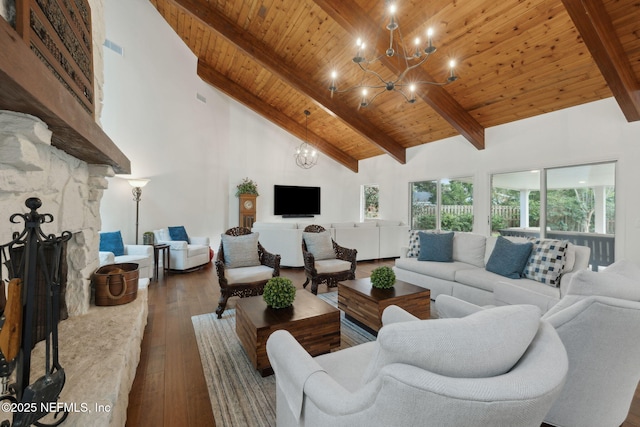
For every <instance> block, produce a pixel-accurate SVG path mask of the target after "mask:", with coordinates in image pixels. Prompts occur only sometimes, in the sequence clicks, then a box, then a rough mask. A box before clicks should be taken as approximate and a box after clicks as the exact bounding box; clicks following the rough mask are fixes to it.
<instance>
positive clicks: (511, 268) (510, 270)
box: [485, 236, 533, 279]
mask: <svg viewBox="0 0 640 427" xmlns="http://www.w3.org/2000/svg"><path fill="white" fill-rule="evenodd" d="M532 248H533V243H532V242H526V243H514V242H512V241H511V240H509V239H505V238H504V237H502V236H498V240H497V241H496V246H495V247H494V248H493V252H491V256H490V257H489V261H487V265H486V267H485V269H486V270H487V271H491V272H492V273H496V274H499V275H501V276H504V277H508V278H510V279H519V278H521V277H522V275H523V273H522V271H523V270H524V267H525V265H526V264H527V261H528V260H529V255H531V249H532Z"/></svg>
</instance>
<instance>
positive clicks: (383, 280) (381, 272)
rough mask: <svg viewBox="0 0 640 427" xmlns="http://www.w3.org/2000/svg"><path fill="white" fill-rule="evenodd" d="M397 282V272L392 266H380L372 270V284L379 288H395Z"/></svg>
mask: <svg viewBox="0 0 640 427" xmlns="http://www.w3.org/2000/svg"><path fill="white" fill-rule="evenodd" d="M395 283H396V274H395V273H394V272H393V270H392V269H391V267H387V266H383V267H378V268H376V269H375V270H373V271H372V272H371V286H373V287H374V288H378V289H389V288H393V285H395Z"/></svg>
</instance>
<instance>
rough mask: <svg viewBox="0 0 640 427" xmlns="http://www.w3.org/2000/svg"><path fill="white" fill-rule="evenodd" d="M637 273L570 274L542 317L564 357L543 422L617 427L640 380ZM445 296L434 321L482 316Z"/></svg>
mask: <svg viewBox="0 0 640 427" xmlns="http://www.w3.org/2000/svg"><path fill="white" fill-rule="evenodd" d="M639 301H640V268H638V267H637V266H634V265H633V264H631V263H629V262H627V261H619V262H616V263H614V264H612V265H611V266H609V267H608V268H607V269H606V270H604V271H603V272H601V273H596V272H593V271H590V270H581V271H578V272H576V273H575V274H574V276H573V277H572V280H571V282H570V283H569V288H568V291H567V294H566V295H565V296H564V297H563V298H562V299H561V300H560V302H558V303H557V304H556V305H555V306H554V307H552V308H551V309H550V310H549V311H548V312H547V313H545V315H544V316H543V317H542V319H543V320H545V321H547V322H549V323H550V324H551V325H552V326H553V327H554V328H555V329H556V331H557V332H558V335H559V336H560V339H561V340H562V342H563V344H564V346H565V348H566V350H567V354H568V356H569V373H568V375H567V383H566V385H565V387H564V388H563V390H562V392H561V394H560V396H559V397H558V400H557V401H556V403H555V404H554V406H553V407H552V408H551V409H550V411H549V413H548V414H547V415H546V417H545V419H544V422H545V423H547V424H550V425H553V426H558V427H608V426H610V427H617V426H620V425H621V424H622V423H623V422H624V421H625V419H626V418H627V415H628V413H629V408H630V406H631V402H632V400H633V396H634V393H635V391H636V388H637V386H638V381H639V380H640V362H639V360H640V302H639ZM482 309H483V308H482V307H478V306H474V305H473V304H470V303H468V302H465V301H461V300H458V299H456V298H454V297H451V296H448V295H439V296H438V297H437V298H436V310H437V312H438V316H439V317H460V316H465V315H468V314H470V313H475V312H477V311H479V310H482Z"/></svg>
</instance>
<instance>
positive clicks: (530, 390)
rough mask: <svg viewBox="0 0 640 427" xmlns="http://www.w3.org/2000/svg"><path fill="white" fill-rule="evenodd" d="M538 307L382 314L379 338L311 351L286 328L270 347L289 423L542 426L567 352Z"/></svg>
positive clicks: (283, 421)
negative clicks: (430, 315) (427, 316)
mask: <svg viewBox="0 0 640 427" xmlns="http://www.w3.org/2000/svg"><path fill="white" fill-rule="evenodd" d="M539 316H540V310H539V309H538V308H537V307H534V306H509V307H498V308H495V309H493V310H484V311H482V312H480V313H476V314H474V315H472V316H468V317H466V318H464V319H445V320H438V319H436V320H416V318H415V317H413V316H412V315H411V314H409V313H407V312H405V311H404V310H402V309H400V308H399V307H397V306H390V307H388V308H387V309H386V310H385V311H384V313H383V318H382V320H383V324H384V326H383V327H382V329H381V330H380V332H379V334H378V337H377V340H376V341H374V342H370V343H366V344H361V345H358V346H354V347H351V348H348V349H345V350H340V351H337V352H334V353H329V354H325V355H322V356H318V357H315V358H312V357H311V356H310V355H309V354H308V353H307V352H306V351H305V350H304V349H303V348H302V347H301V346H300V345H299V344H298V342H297V341H296V340H295V339H294V338H293V336H292V335H291V334H290V333H289V332H287V331H285V330H279V331H276V332H274V333H273V334H272V335H271V336H270V337H269V340H268V341H267V353H268V355H269V360H270V361H271V365H272V367H273V369H274V372H275V375H276V396H277V398H276V400H277V401H276V410H277V425H278V426H280V427H282V426H297V425H305V426H328V425H330V426H349V427H356V426H367V427H368V426H371V425H385V426H387V425H388V426H392V425H393V426H424V425H433V426H465V427H469V426H483V427H484V426H487V425H491V426H504V427H517V426H531V427H533V426H536V427H537V426H539V425H540V423H541V422H542V419H543V418H544V416H545V414H546V413H547V412H548V410H549V408H550V407H551V405H552V404H553V402H554V400H555V399H556V397H557V396H558V393H559V392H560V389H561V388H562V385H563V384H564V380H565V376H566V373H567V369H568V368H567V355H566V352H565V350H564V347H563V346H562V343H561V342H560V339H559V338H558V335H557V333H556V332H555V331H554V329H553V328H552V327H551V326H550V325H549V324H548V323H547V322H543V321H540V320H539Z"/></svg>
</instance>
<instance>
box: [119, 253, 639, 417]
mask: <svg viewBox="0 0 640 427" xmlns="http://www.w3.org/2000/svg"><path fill="white" fill-rule="evenodd" d="M381 265H393V261H390V260H383V261H371V262H361V263H358V268H357V270H356V276H357V277H358V278H360V277H368V276H369V275H370V273H371V270H373V269H374V268H376V267H379V266H381ZM281 275H282V276H285V277H288V278H290V279H291V280H293V282H294V283H295V284H296V286H297V287H298V288H302V283H303V282H304V271H303V270H302V269H301V268H283V269H281ZM319 292H326V286H321V287H320V289H319ZM219 295H220V292H219V287H218V280H217V276H216V272H215V267H214V266H213V264H209V265H208V266H206V267H205V268H203V269H202V270H199V271H195V272H192V273H185V274H171V275H168V276H163V275H162V274H160V280H159V281H158V282H151V285H150V286H149V316H148V321H147V326H146V329H145V334H144V339H143V341H142V350H141V356H140V363H139V365H138V370H137V373H136V378H135V380H134V383H133V387H132V389H131V392H130V393H129V408H128V410H127V423H126V425H127V426H128V427H147V426H149V427H163V426H167V427H168V426H171V427H180V426H198V427H208V426H215V421H214V418H213V414H212V411H211V404H210V402H209V395H208V392H207V385H206V383H205V379H204V376H203V372H202V365H201V363H200V355H199V353H198V347H197V343H196V339H195V334H194V331H193V326H192V324H191V316H194V315H198V314H204V313H211V312H214V311H215V309H216V307H217V305H218V297H219ZM236 300H237V298H232V299H231V300H230V301H229V308H232V307H234V306H235V301H236ZM639 363H640V362H639ZM622 426H623V427H640V389H639V390H637V391H636V395H635V397H634V400H633V403H632V405H631V410H630V411H629V416H628V417H627V420H626V421H625V422H624V424H623V425H622ZM234 427H235V426H234Z"/></svg>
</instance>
